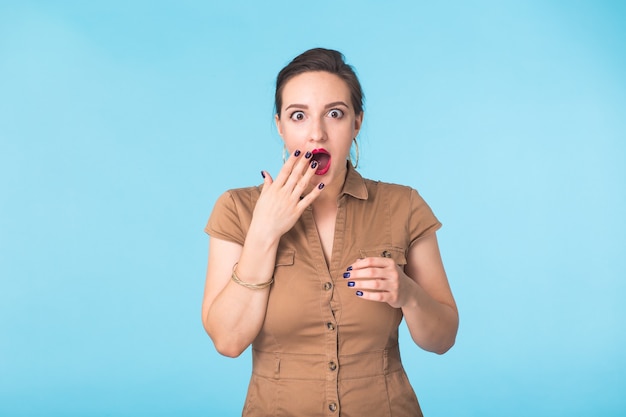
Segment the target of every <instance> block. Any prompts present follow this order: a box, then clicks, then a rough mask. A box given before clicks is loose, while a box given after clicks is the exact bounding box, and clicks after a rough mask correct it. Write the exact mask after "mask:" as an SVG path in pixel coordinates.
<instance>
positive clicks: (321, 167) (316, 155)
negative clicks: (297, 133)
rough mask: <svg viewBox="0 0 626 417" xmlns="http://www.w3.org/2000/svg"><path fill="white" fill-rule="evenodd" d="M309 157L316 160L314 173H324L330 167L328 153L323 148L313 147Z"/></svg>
mask: <svg viewBox="0 0 626 417" xmlns="http://www.w3.org/2000/svg"><path fill="white" fill-rule="evenodd" d="M311 153H312V154H313V156H312V157H311V159H313V160H314V161H317V170H316V171H315V175H324V174H326V173H327V172H328V170H329V169H330V154H329V153H328V151H327V150H326V149H324V148H319V149H313V150H312V151H311Z"/></svg>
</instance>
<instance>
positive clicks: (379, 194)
mask: <svg viewBox="0 0 626 417" xmlns="http://www.w3.org/2000/svg"><path fill="white" fill-rule="evenodd" d="M363 181H364V182H365V186H366V187H367V191H368V194H369V195H370V196H371V197H373V198H385V199H388V200H390V202H393V201H403V200H405V201H407V202H408V201H410V200H411V199H412V196H413V194H417V190H415V189H414V188H412V187H410V186H408V185H402V184H395V183H391V182H384V181H376V180H371V179H368V178H364V179H363Z"/></svg>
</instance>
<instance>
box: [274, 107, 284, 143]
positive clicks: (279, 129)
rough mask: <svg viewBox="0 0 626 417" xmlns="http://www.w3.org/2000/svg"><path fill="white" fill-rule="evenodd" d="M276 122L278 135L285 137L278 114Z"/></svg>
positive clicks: (275, 117) (275, 118)
mask: <svg viewBox="0 0 626 417" xmlns="http://www.w3.org/2000/svg"><path fill="white" fill-rule="evenodd" d="M274 122H275V123H276V129H277V130H278V134H279V135H280V137H281V138H282V137H283V129H282V127H281V126H280V117H278V113H276V114H275V115H274Z"/></svg>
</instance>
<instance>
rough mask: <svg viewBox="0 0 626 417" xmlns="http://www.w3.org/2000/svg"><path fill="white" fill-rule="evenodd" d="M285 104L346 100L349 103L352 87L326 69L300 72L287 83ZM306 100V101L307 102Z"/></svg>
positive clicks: (284, 93)
mask: <svg viewBox="0 0 626 417" xmlns="http://www.w3.org/2000/svg"><path fill="white" fill-rule="evenodd" d="M282 95H283V104H284V105H289V104H290V103H293V102H298V103H301V104H309V103H308V102H311V103H310V104H315V103H316V102H318V101H319V102H321V103H322V104H324V102H330V101H345V102H346V103H347V104H349V100H350V89H349V88H348V84H346V82H345V81H344V80H342V79H341V78H340V77H339V76H337V75H335V74H331V73H329V72H325V71H314V72H305V73H302V74H298V75H296V76H294V77H293V78H291V79H290V80H289V81H287V82H286V83H285V87H284V88H283V93H282ZM305 101H306V102H305Z"/></svg>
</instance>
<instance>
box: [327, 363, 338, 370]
mask: <svg viewBox="0 0 626 417" xmlns="http://www.w3.org/2000/svg"><path fill="white" fill-rule="evenodd" d="M328 369H330V370H331V371H334V370H335V369H337V364H336V363H335V362H328Z"/></svg>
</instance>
